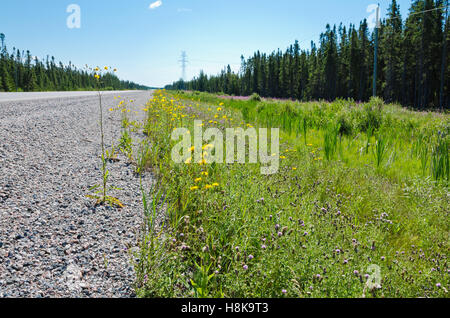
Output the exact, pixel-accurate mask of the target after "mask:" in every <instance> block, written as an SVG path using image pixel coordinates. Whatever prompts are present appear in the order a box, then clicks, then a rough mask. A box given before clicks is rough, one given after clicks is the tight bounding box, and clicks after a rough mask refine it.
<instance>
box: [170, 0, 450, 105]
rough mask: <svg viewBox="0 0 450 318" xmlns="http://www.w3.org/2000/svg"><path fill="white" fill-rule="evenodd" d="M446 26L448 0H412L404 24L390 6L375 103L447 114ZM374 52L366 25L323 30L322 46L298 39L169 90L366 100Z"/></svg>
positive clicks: (381, 41)
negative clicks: (238, 66)
mask: <svg viewBox="0 0 450 318" xmlns="http://www.w3.org/2000/svg"><path fill="white" fill-rule="evenodd" d="M446 8H447V9H446ZM448 24H449V18H448V1H447V0H413V1H412V4H411V7H410V9H409V14H408V17H406V19H405V20H404V19H403V17H402V16H401V14H400V10H399V5H398V4H397V2H396V1H395V0H393V1H392V3H391V5H390V7H389V8H388V14H387V16H386V18H384V19H383V20H382V21H381V27H380V28H379V36H378V39H379V41H378V51H377V52H378V63H377V65H378V67H377V68H378V75H377V92H376V93H377V95H378V96H379V97H382V98H383V99H384V100H385V102H388V103H400V104H402V105H404V106H410V107H414V108H416V109H432V108H434V109H437V108H441V109H448V106H449V92H450V63H449V56H448V48H449V41H450V32H449V25H448ZM299 32H301V31H299ZM374 48H375V31H372V30H369V27H368V23H367V20H364V21H362V22H361V23H360V25H359V26H356V25H353V24H350V25H349V26H345V25H343V24H342V23H341V24H340V25H339V26H336V25H335V26H330V25H327V26H326V30H325V32H324V33H322V34H321V36H320V43H319V44H318V45H317V44H316V43H313V42H311V47H310V48H308V49H305V48H301V47H300V45H299V43H298V41H296V42H295V43H294V44H293V45H291V46H289V48H288V49H287V50H286V51H285V52H282V51H281V50H280V49H278V50H277V51H274V52H272V53H271V54H265V53H261V52H259V51H258V52H256V53H255V54H254V55H253V56H252V57H250V58H248V59H245V58H244V57H243V56H241V65H242V66H241V69H240V71H239V72H238V73H234V72H232V71H231V67H230V66H228V67H227V68H225V69H224V70H223V71H222V72H221V73H220V74H219V75H217V76H207V75H206V74H205V73H204V72H203V71H202V72H200V75H199V76H198V77H196V78H194V79H193V80H192V81H189V82H183V81H182V80H180V81H178V82H176V83H174V84H173V85H169V86H167V87H166V88H168V89H188V90H198V91H207V92H214V93H216V92H223V93H225V94H229V95H246V96H248V95H250V94H252V93H258V94H259V95H261V96H263V97H274V98H291V99H297V100H300V101H308V100H318V99H324V100H330V101H331V100H334V99H337V98H344V99H347V98H351V99H354V100H356V101H367V100H368V99H369V98H370V97H371V96H372V94H373V73H374Z"/></svg>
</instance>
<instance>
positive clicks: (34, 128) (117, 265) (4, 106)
mask: <svg viewBox="0 0 450 318" xmlns="http://www.w3.org/2000/svg"><path fill="white" fill-rule="evenodd" d="M117 95H120V96H121V99H125V100H126V101H129V100H130V99H132V100H134V103H132V105H133V106H132V107H131V108H132V109H134V110H136V111H138V114H135V113H134V112H131V113H130V114H132V115H133V116H138V118H137V119H143V117H144V113H143V112H142V111H141V109H142V108H143V105H145V103H146V102H147V101H148V99H149V98H150V97H151V92H150V91H134V92H116V93H115V94H111V93H108V94H104V95H103V105H104V118H105V142H106V144H107V145H108V146H109V145H111V143H114V144H116V145H117V143H118V140H119V138H120V125H121V122H120V113H118V112H108V111H107V110H108V108H110V107H113V106H116V105H117V104H118V102H119V100H115V99H114V96H117ZM0 138H1V140H0V297H134V296H135V294H134V291H133V282H134V279H135V276H134V272H133V268H132V266H131V264H130V259H131V255H130V253H129V251H130V249H131V248H132V247H133V246H135V245H136V242H137V240H138V233H139V230H140V227H141V225H142V221H143V208H142V203H141V193H140V186H139V178H136V177H135V176H134V175H133V167H131V166H130V165H129V164H127V161H126V159H125V158H124V157H119V158H120V159H121V160H120V161H119V162H115V163H110V164H109V166H108V169H109V170H110V174H111V175H110V184H111V185H114V186H115V187H118V188H121V190H120V191H117V192H116V193H114V195H116V196H117V197H118V198H119V199H120V200H121V201H122V202H123V203H124V204H125V208H124V209H116V208H110V207H94V204H93V203H94V202H92V201H91V200H89V199H87V198H86V197H85V195H86V194H88V193H89V188H90V187H91V186H93V185H95V184H98V183H100V182H101V159H100V155H101V147H100V133H99V126H98V98H97V97H96V96H95V95H88V96H86V95H84V96H76V97H75V96H72V97H61V96H59V97H58V96H56V97H54V96H53V97H52V98H51V99H34V100H22V101H8V102H5V101H1V100H0ZM143 183H144V188H146V189H148V188H149V187H150V184H151V183H152V176H151V174H150V173H149V174H147V175H145V176H144V177H143Z"/></svg>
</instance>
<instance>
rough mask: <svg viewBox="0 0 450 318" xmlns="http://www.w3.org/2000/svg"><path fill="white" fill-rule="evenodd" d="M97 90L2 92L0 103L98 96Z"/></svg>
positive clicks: (117, 93)
mask: <svg viewBox="0 0 450 318" xmlns="http://www.w3.org/2000/svg"><path fill="white" fill-rule="evenodd" d="M125 93H130V91H105V92H102V95H104V96H109V95H120V94H125ZM97 94H98V93H97V92H95V91H81V92H27V93H0V103H1V102H12V101H16V102H17V101H26V100H29V101H32V100H39V99H52V98H69V97H86V96H97Z"/></svg>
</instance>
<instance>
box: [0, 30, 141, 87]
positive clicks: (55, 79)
mask: <svg viewBox="0 0 450 318" xmlns="http://www.w3.org/2000/svg"><path fill="white" fill-rule="evenodd" d="M0 40H1V42H0V45H1V47H0V92H16V91H24V92H33V91H73V90H94V89H97V86H96V85H97V80H96V79H95V78H94V76H93V71H92V69H90V68H88V67H86V68H85V69H78V68H77V67H75V66H74V65H72V63H69V65H63V63H61V62H59V63H56V62H55V58H54V57H51V58H50V57H49V56H47V57H46V59H45V61H42V60H39V59H38V58H37V57H34V56H32V55H31V52H30V51H26V52H24V51H20V50H19V49H16V48H13V50H12V52H11V53H10V52H9V51H8V49H7V47H6V44H5V35H4V34H2V33H0ZM101 82H102V87H101V89H102V90H128V89H148V87H146V86H142V85H138V84H136V83H133V82H129V81H121V80H120V79H119V78H118V77H117V76H116V75H114V74H113V73H111V72H110V73H106V74H103V75H102V81H101Z"/></svg>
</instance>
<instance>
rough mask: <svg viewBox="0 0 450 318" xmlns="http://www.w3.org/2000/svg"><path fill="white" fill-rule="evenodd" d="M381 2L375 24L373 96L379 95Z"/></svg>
mask: <svg viewBox="0 0 450 318" xmlns="http://www.w3.org/2000/svg"><path fill="white" fill-rule="evenodd" d="M380 26H381V25H380V4H378V8H377V21H376V24H375V52H374V58H373V60H374V65H373V97H376V96H377V67H378V29H379V28H380Z"/></svg>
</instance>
